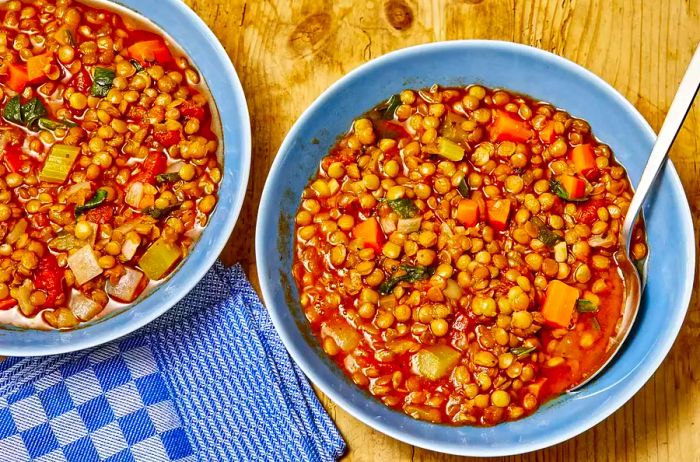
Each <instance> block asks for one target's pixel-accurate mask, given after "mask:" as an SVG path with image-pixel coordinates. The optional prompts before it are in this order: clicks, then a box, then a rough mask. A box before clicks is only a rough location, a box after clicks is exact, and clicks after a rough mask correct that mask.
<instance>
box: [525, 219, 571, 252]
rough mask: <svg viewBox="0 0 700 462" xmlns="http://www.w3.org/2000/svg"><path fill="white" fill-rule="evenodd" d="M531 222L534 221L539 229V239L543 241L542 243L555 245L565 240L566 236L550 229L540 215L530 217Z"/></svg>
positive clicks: (548, 245) (549, 245)
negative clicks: (563, 236)
mask: <svg viewBox="0 0 700 462" xmlns="http://www.w3.org/2000/svg"><path fill="white" fill-rule="evenodd" d="M530 223H532V224H533V225H534V226H535V227H536V228H537V230H538V236H537V239H539V240H540V241H542V243H543V244H544V245H546V246H547V247H554V246H555V245H557V244H558V243H559V242H561V241H563V240H564V238H562V237H561V236H560V235H558V234H557V233H555V232H554V231H552V230H551V229H549V227H548V226H547V225H546V224H545V223H544V221H542V220H541V219H539V218H538V217H532V218H531V219H530Z"/></svg>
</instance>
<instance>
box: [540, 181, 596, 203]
mask: <svg viewBox="0 0 700 462" xmlns="http://www.w3.org/2000/svg"><path fill="white" fill-rule="evenodd" d="M549 189H551V190H552V192H553V193H554V194H556V195H557V196H558V197H559V198H560V199H564V200H565V201H568V202H586V201H587V200H588V198H587V197H582V198H580V199H572V198H570V197H569V194H567V192H566V190H565V189H564V187H563V186H562V185H561V183H560V182H559V181H558V180H555V179H554V178H552V179H551V180H549Z"/></svg>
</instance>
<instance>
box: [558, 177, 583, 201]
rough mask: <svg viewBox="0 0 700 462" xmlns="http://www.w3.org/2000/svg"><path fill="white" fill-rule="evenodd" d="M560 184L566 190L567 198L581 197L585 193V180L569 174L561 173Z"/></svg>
mask: <svg viewBox="0 0 700 462" xmlns="http://www.w3.org/2000/svg"><path fill="white" fill-rule="evenodd" d="M559 182H560V183H561V186H562V187H563V188H564V190H565V191H566V195H567V196H569V199H581V198H583V197H584V196H585V195H586V182H585V181H583V180H582V179H580V178H577V177H575V176H571V175H562V176H561V177H560V178H559Z"/></svg>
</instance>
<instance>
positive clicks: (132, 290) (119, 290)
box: [105, 268, 143, 302]
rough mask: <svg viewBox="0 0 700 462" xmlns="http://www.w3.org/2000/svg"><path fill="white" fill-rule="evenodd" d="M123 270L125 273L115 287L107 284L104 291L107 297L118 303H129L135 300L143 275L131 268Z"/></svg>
mask: <svg viewBox="0 0 700 462" xmlns="http://www.w3.org/2000/svg"><path fill="white" fill-rule="evenodd" d="M125 270H126V273H124V275H123V276H122V277H121V278H119V281H117V283H116V284H115V285H112V284H110V283H109V282H108V283H107V287H106V289H105V290H106V291H107V293H108V294H109V295H111V296H112V297H114V298H117V299H119V300H120V301H123V302H131V301H133V300H134V299H135V298H136V295H137V290H138V288H139V284H141V280H142V279H143V273H142V272H141V271H138V270H135V269H132V268H125Z"/></svg>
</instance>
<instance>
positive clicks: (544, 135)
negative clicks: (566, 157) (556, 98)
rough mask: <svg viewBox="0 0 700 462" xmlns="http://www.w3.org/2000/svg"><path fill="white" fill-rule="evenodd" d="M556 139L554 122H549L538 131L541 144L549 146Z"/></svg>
mask: <svg viewBox="0 0 700 462" xmlns="http://www.w3.org/2000/svg"><path fill="white" fill-rule="evenodd" d="M555 139H557V134H556V133H555V132H554V121H553V120H550V121H549V122H547V125H545V126H544V128H542V130H540V141H542V142H543V143H547V144H551V143H554V140H555Z"/></svg>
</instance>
